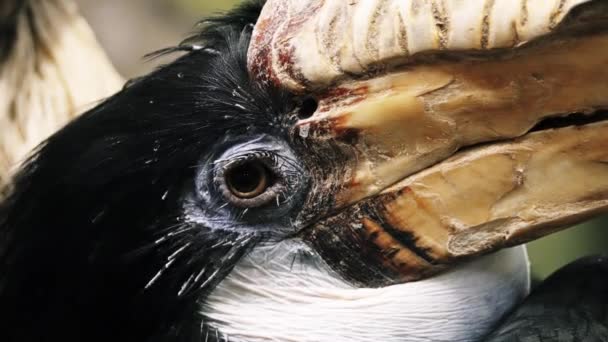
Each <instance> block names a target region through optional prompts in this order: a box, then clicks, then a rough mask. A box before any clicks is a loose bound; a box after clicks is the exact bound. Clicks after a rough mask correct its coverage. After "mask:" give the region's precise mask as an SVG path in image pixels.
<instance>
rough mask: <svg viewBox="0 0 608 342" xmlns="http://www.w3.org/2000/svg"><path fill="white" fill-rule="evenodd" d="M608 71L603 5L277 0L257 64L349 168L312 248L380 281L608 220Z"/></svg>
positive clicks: (253, 56) (310, 235)
mask: <svg viewBox="0 0 608 342" xmlns="http://www.w3.org/2000/svg"><path fill="white" fill-rule="evenodd" d="M607 65H608V3H607V2H606V1H601V0H595V1H594V0H571V1H563V0H562V1H559V0H546V1H534V0H528V1H525V0H524V1H513V0H493V1H487V0H468V1H459V0H443V1H416V0H411V1H403V0H375V1H343V0H325V1H323V0H306V1H283V0H269V1H268V2H267V4H266V7H265V9H264V11H263V12H262V16H261V19H260V21H259V22H258V25H257V26H256V28H255V30H254V35H253V40H252V45H251V48H250V54H249V68H250V70H251V73H252V75H253V76H254V77H256V78H257V79H259V80H260V81H262V82H267V83H273V84H275V85H278V86H281V87H284V88H288V89H290V90H291V91H293V92H294V93H300V94H313V95H314V97H315V98H316V99H317V100H318V102H319V106H318V109H317V111H316V112H315V113H314V115H312V117H310V118H308V119H304V120H301V121H299V122H298V123H297V125H296V127H295V128H294V133H293V134H294V139H296V140H301V141H302V142H303V143H305V144H306V146H316V145H318V146H321V145H323V144H325V145H327V144H333V146H335V148H337V149H339V150H340V151H343V154H344V155H345V156H347V159H348V160H349V161H348V163H347V164H348V166H347V167H345V168H344V169H342V172H341V173H340V175H339V176H336V175H334V177H333V179H334V182H336V183H338V184H339V186H335V187H333V189H334V190H333V191H332V195H331V196H332V208H331V209H329V210H328V215H327V216H326V217H327V218H325V219H323V220H321V221H320V222H316V223H315V224H313V225H312V226H311V227H310V228H309V229H306V232H305V233H303V234H304V235H305V238H306V239H307V240H308V241H309V242H310V243H311V244H313V245H315V246H317V247H319V248H317V250H319V251H321V253H322V254H324V257H325V258H329V259H331V258H338V256H337V253H336V251H335V249H336V248H338V247H336V246H338V245H348V246H350V247H351V249H352V251H351V252H350V253H351V254H352V257H353V258H360V259H361V260H368V261H369V260H374V263H375V266H374V267H372V266H369V267H370V268H373V270H372V271H373V272H376V273H380V274H381V277H380V278H382V279H384V280H382V281H380V280H378V281H377V282H376V283H377V284H378V285H384V284H386V279H389V278H390V279H391V282H403V281H412V280H419V279H422V278H425V277H427V276H430V275H432V274H435V273H436V272H437V271H439V270H443V269H445V268H448V267H449V265H451V264H454V263H457V262H459V261H462V260H466V259H469V258H471V257H475V256H478V255H483V254H487V253H490V252H493V251H496V250H498V249H501V248H505V247H509V246H513V245H518V244H521V243H525V242H527V241H530V240H534V239H536V238H539V237H541V236H544V235H547V234H550V233H552V232H555V231H557V230H559V229H561V228H564V227H568V226H570V225H572V224H575V223H577V222H580V221H582V220H586V219H588V218H590V217H592V216H594V215H598V214H600V213H603V212H607V211H608V112H606V111H604V110H605V109H608V68H607V67H606V66H607ZM335 179H338V180H337V181H335ZM353 246H354V247H353ZM341 257H344V256H343V255H342V256H341ZM366 263H367V264H368V263H369V262H367V261H366ZM344 267H346V268H348V267H351V268H352V267H362V266H361V265H356V264H353V265H350V266H344ZM347 271H348V270H347ZM347 271H346V273H348V272H347ZM373 272H372V273H373ZM359 280H361V279H359Z"/></svg>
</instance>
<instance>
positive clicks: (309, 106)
mask: <svg viewBox="0 0 608 342" xmlns="http://www.w3.org/2000/svg"><path fill="white" fill-rule="evenodd" d="M317 108H319V101H317V99H315V98H314V97H311V96H309V97H306V98H304V99H302V104H301V105H300V108H299V110H298V117H299V118H300V119H302V120H303V119H308V118H310V117H311V116H313V114H314V113H315V112H316V111H317Z"/></svg>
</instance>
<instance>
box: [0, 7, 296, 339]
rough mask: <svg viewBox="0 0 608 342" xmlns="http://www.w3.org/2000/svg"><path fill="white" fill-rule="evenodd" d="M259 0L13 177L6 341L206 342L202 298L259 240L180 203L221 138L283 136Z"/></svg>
mask: <svg viewBox="0 0 608 342" xmlns="http://www.w3.org/2000/svg"><path fill="white" fill-rule="evenodd" d="M262 3H263V2H261V1H255V2H250V3H247V4H245V5H244V6H243V7H241V8H239V9H237V10H235V11H233V12H231V13H229V14H228V15H226V16H223V17H216V18H213V19H211V20H210V21H207V24H205V25H204V27H203V28H202V31H201V32H199V33H198V34H197V35H196V36H195V38H191V39H190V41H194V40H196V41H198V42H201V44H205V45H207V46H208V47H209V48H210V49H191V51H190V52H188V53H187V54H186V55H184V56H182V57H180V58H179V59H177V60H176V61H175V62H173V63H171V64H169V65H167V66H164V67H162V68H160V69H159V70H157V71H155V72H153V73H151V74H150V75H148V76H145V77H143V78H140V79H138V80H137V81H135V82H131V83H130V84H129V85H128V86H126V87H125V88H124V89H123V90H122V91H121V92H120V93H118V94H117V95H115V96H113V97H111V98H109V99H108V100H107V101H105V102H103V103H102V104H101V105H99V106H98V107H96V108H94V109H93V110H91V111H89V112H87V113H85V114H84V115H82V116H81V117H80V118H79V119H77V120H76V121H74V122H72V123H70V124H69V125H68V126H67V127H65V128H64V129H62V130H61V131H59V132H58V133H57V134H55V135H54V136H52V137H51V138H50V139H49V140H48V141H47V142H45V143H44V144H43V145H42V146H40V147H39V148H38V150H37V151H36V152H35V153H34V154H33V156H32V157H31V158H30V160H29V161H28V162H27V163H26V165H25V166H24V167H23V169H22V170H21V171H20V172H19V173H18V175H17V176H16V179H15V182H14V187H13V188H12V189H13V190H12V191H11V193H10V195H9V197H8V198H7V200H6V201H5V202H4V203H3V204H2V205H0V322H2V328H1V329H0V341H3V342H10V341H20V342H24V341H25V342H27V341H55V340H58V341H201V340H203V338H204V336H203V335H204V334H207V333H208V330H205V327H204V322H203V321H202V317H201V315H200V313H199V312H198V309H199V305H200V302H199V301H200V300H201V299H202V298H204V297H205V295H206V294H207V293H209V291H211V290H212V289H213V288H214V286H215V285H216V284H217V283H218V282H219V281H221V279H222V278H223V277H224V276H225V275H226V273H227V272H229V271H230V269H231V268H232V267H233V266H234V264H235V263H236V261H238V259H239V258H240V257H241V256H242V255H244V254H245V253H247V251H248V250H249V249H250V248H251V247H252V246H253V245H254V244H255V243H256V242H257V241H258V239H259V238H260V236H258V235H257V234H255V233H252V232H238V231H221V232H218V231H214V230H211V229H208V228H205V227H202V226H201V225H200V224H194V223H192V222H190V221H189V220H187V219H186V218H184V216H183V211H182V208H181V204H182V202H181V200H182V196H183V193H184V189H185V188H189V187H191V186H192V182H193V179H194V176H195V175H194V173H195V170H196V168H197V166H198V164H199V163H200V160H201V159H200V158H201V155H203V154H205V153H206V151H208V150H209V148H210V146H213V144H214V143H216V142H217V141H219V140H221V139H222V138H223V137H224V136H225V135H226V134H234V135H238V134H245V133H247V134H250V133H251V132H256V131H259V132H265V133H272V134H275V135H277V134H279V135H280V134H284V133H283V132H282V130H281V129H280V125H270V123H276V122H281V121H282V120H284V119H283V117H282V115H281V114H283V113H286V112H287V111H288V108H287V107H288V106H290V105H289V100H288V95H287V94H284V93H283V92H281V91H278V90H273V89H266V88H262V87H260V86H258V85H256V84H255V83H253V82H251V81H250V80H249V78H248V73H247V68H246V52H247V48H248V44H249V38H250V34H251V24H252V23H254V22H255V20H256V19H257V16H258V15H259V11H260V10H261V5H262ZM211 50H212V51H211ZM272 127H274V128H272ZM269 130H275V131H272V132H269Z"/></svg>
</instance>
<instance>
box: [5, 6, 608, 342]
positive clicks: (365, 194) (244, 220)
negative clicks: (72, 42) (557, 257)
mask: <svg viewBox="0 0 608 342" xmlns="http://www.w3.org/2000/svg"><path fill="white" fill-rule="evenodd" d="M522 4H523V5H522ZM262 5H263V2H261V1H257V2H250V3H246V4H245V5H243V6H241V7H240V8H239V9H237V10H235V11H233V12H231V13H229V14H227V15H226V16H221V17H217V18H212V19H209V20H207V21H205V22H203V28H202V29H201V31H200V32H199V33H198V34H196V35H195V36H193V37H191V38H190V39H188V40H186V41H185V42H183V43H182V44H180V45H179V46H178V47H176V48H173V49H169V51H182V52H185V55H183V56H182V57H180V58H178V59H177V60H176V61H174V62H173V63H171V64H168V65H166V66H164V67H161V68H160V69H158V70H157V71H155V72H153V73H151V74H150V75H148V76H145V77H143V78H140V79H137V80H134V81H132V82H129V83H128V84H127V85H126V86H125V88H124V89H123V90H122V91H120V92H119V93H118V94H116V95H114V96H113V97H111V98H109V99H108V100H106V101H105V102H103V103H102V104H100V105H99V106H97V107H96V108H94V109H92V110H90V111H89V112H87V113H85V114H83V115H82V116H81V117H80V118H78V119H77V120H75V121H73V122H72V123H70V124H69V125H68V126H66V127H65V128H63V129H62V130H60V131H59V132H57V133H56V134H55V135H53V136H52V137H51V138H50V139H48V140H47V141H46V142H45V143H44V144H43V145H41V146H40V147H39V148H38V149H37V151H36V152H35V154H34V155H33V156H32V157H31V158H30V160H29V161H28V163H27V164H26V165H25V166H24V167H23V169H22V170H21V171H20V172H19V173H18V174H17V176H16V178H15V181H14V186H13V189H12V190H11V192H10V194H9V197H8V199H7V200H6V201H5V202H4V203H3V204H2V205H1V206H0V233H1V235H0V237H1V239H0V313H1V317H0V318H2V321H3V322H4V323H5V324H6V327H7V328H6V329H2V330H0V334H1V336H2V337H3V338H2V340H3V341H39V340H53V339H56V338H60V339H61V340H63V341H80V340H92V341H97V340H99V341H101V340H108V339H113V340H127V339H129V340H136V341H208V340H211V341H213V340H216V341H224V340H226V341H261V340H292V341H334V340H358V341H378V340H380V341H428V340H442V341H479V340H481V339H482V338H483V336H485V335H486V334H488V332H489V331H490V330H491V329H492V327H493V326H494V325H495V324H496V323H497V322H498V321H499V320H500V319H501V317H503V315H504V314H505V313H506V312H508V311H510V310H511V309H512V308H513V307H514V305H515V304H517V303H518V302H519V301H520V300H521V299H522V298H523V297H525V296H526V295H527V293H528V290H529V279H528V278H529V275H528V264H527V258H526V255H525V249H523V247H517V248H514V249H506V250H503V251H498V250H500V249H502V248H505V247H510V246H514V245H518V244H521V243H524V242H526V241H529V240H532V239H535V238H538V237H540V236H543V235H546V234H548V233H550V232H553V231H555V230H557V229H559V228H561V227H563V226H565V225H569V224H572V223H575V222H578V221H580V220H583V219H585V218H588V217H590V216H593V215H596V214H598V213H600V212H604V211H606V209H607V208H608V197H607V194H608V165H607V164H606V162H607V161H608V149H606V147H607V146H608V140H607V136H608V135H607V134H606V133H608V124H607V123H606V122H605V121H604V119H605V114H604V113H603V112H602V111H601V110H602V108H604V107H605V106H606V105H607V103H606V101H607V100H606V96H605V94H606V91H605V90H606V89H605V87H606V86H605V83H604V79H605V78H606V77H605V76H608V75H605V73H607V71H605V68H602V66H603V65H604V64H605V62H607V61H608V50H607V48H608V44H607V43H608V34H607V31H606V25H607V24H608V22H607V20H608V18H607V14H608V6H607V5H606V3H605V2H602V1H592V0H590V1H570V2H568V1H545V2H542V3H540V2H533V1H524V2H522V3H521V4H520V3H518V4H515V3H513V2H512V1H506V0H505V1H498V0H496V1H468V2H464V1H444V2H436V1H410V2H403V1H369V2H363V1H361V2H359V1H350V2H342V1H316V0H309V1H301V2H300V1H298V2H295V1H294V2H288V1H280V0H276V1H275V0H271V1H268V2H267V3H266V5H265V6H266V7H265V9H264V10H263V11H262V12H261V14H260V11H261V10H262ZM372 5H373V6H372ZM575 5H577V6H575ZM499 14H503V15H499ZM256 22H257V26H256V27H255V29H254V26H253V25H254V24H255V23H256ZM573 113H574V114H573ZM496 251H498V252H496ZM491 252H496V253H493V254H490V253H491Z"/></svg>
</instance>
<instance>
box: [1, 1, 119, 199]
mask: <svg viewBox="0 0 608 342" xmlns="http://www.w3.org/2000/svg"><path fill="white" fill-rule="evenodd" d="M4 1H7V0H4ZM11 7H12V8H11ZM2 12H3V13H0V14H1V15H0V24H2V25H3V26H5V27H10V29H11V30H12V29H14V32H15V35H14V37H0V41H1V43H2V46H7V47H8V50H7V51H2V57H3V58H2V59H0V188H2V187H3V185H5V184H7V183H8V182H9V179H10V176H11V173H12V172H13V170H14V169H15V168H16V167H17V166H18V164H19V163H21V162H22V161H23V159H24V158H25V157H26V156H27V154H28V153H29V152H30V151H31V150H32V149H33V148H34V147H35V146H36V145H38V144H39V143H40V142H41V141H43V140H44V139H46V138H47V137H48V136H49V135H50V134H52V133H53V132H55V131H56V130H57V129H59V128H60V127H62V126H63V125H64V124H66V123H67V122H68V121H69V120H70V119H72V118H73V117H74V116H76V115H78V114H79V113H82V112H83V111H84V110H86V109H87V108H89V107H90V106H92V105H94V104H95V103H96V102H97V101H99V100H101V99H103V98H104V97H107V96H109V95H111V94H113V93H114V92H116V91H117V90H119V89H120V87H121V86H122V84H123V79H122V78H121V77H120V76H119V75H118V73H117V72H116V71H115V69H114V68H113V66H112V64H111V63H110V61H109V60H108V58H107V57H106V55H105V53H104V52H103V50H102V48H101V46H100V45H99V44H98V42H97V40H96V38H95V35H94V34H93V32H92V30H91V29H90V27H89V26H88V24H87V23H86V22H85V20H84V18H83V17H82V16H81V15H80V14H79V12H78V8H77V6H76V4H75V3H74V2H73V1H72V0H30V1H13V0H8V2H6V3H4V4H3V8H2ZM7 39H10V41H3V40H7ZM0 197H1V195H0Z"/></svg>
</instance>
